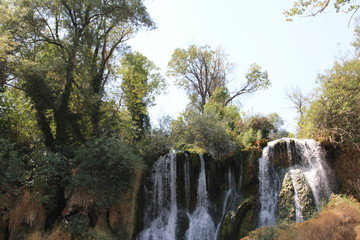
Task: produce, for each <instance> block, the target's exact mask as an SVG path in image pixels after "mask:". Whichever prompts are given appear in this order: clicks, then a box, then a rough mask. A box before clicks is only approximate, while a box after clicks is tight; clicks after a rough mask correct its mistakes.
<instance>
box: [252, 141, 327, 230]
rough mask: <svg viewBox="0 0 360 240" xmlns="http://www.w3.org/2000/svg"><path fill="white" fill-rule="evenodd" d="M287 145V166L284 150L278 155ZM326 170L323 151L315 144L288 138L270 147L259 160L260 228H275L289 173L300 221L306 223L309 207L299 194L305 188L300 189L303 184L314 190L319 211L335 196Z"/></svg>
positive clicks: (297, 216)
mask: <svg viewBox="0 0 360 240" xmlns="http://www.w3.org/2000/svg"><path fill="white" fill-rule="evenodd" d="M284 142H285V143H286V145H285V146H286V148H287V163H284V154H282V153H281V151H282V150H280V153H276V151H277V148H279V146H280V147H281V144H282V143H284ZM282 146H284V145H282ZM277 158H278V159H277ZM279 162H280V163H279ZM281 164H282V165H283V166H279V165H281ZM326 168H327V167H326V163H325V162H324V161H323V153H322V149H321V147H320V145H319V144H318V143H317V142H316V141H315V140H309V139H306V140H297V139H289V138H285V139H279V140H276V141H273V142H270V143H268V146H267V147H266V148H264V150H263V153H262V157H261V158H260V159H259V182H260V188H259V192H260V203H261V209H260V215H259V226H265V225H266V226H274V225H275V224H276V214H277V212H276V211H277V209H278V206H277V205H278V194H279V191H280V189H281V183H282V181H281V178H283V176H284V174H285V173H286V172H287V173H288V174H289V176H290V178H291V182H292V186H293V191H294V193H293V195H294V196H293V197H294V208H295V212H296V221H298V222H300V221H303V220H304V218H303V214H304V213H303V212H302V211H303V210H304V209H305V207H302V206H301V205H302V202H301V199H300V198H303V197H304V196H301V197H300V193H299V191H304V190H303V189H304V187H303V186H300V185H301V184H306V185H309V186H310V188H311V193H312V197H313V198H314V201H315V204H316V208H317V209H319V207H320V203H321V201H323V200H325V201H326V200H327V199H328V198H329V196H330V194H331V188H330V184H329V181H328V177H327V172H326V171H325V169H326ZM302 178H304V179H305V181H306V182H305V183H301V179H302ZM303 195H304V193H303Z"/></svg>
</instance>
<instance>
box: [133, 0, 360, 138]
mask: <svg viewBox="0 0 360 240" xmlns="http://www.w3.org/2000/svg"><path fill="white" fill-rule="evenodd" d="M145 3H146V5H147V8H148V12H149V13H150V16H151V17H152V18H153V20H154V22H155V23H156V25H157V29H155V30H152V31H140V32H139V33H138V34H137V35H136V36H135V37H134V38H133V39H131V40H130V41H129V45H130V46H132V48H133V50H136V51H139V52H141V53H142V54H144V55H145V56H146V57H147V58H148V59H149V60H150V61H152V62H154V63H155V65H157V66H158V67H159V68H160V69H161V71H162V73H165V72H166V69H167V64H168V62H169V61H170V59H171V56H172V53H173V52H174V50H175V49H176V48H184V49H186V48H187V47H188V46H189V45H191V44H196V45H209V46H211V47H212V48H213V49H215V48H217V47H221V48H223V49H224V50H225V52H226V53H227V54H228V55H229V61H230V62H233V63H235V64H236V69H235V71H234V74H233V76H232V77H231V82H230V85H229V88H230V90H231V89H232V90H236V86H240V85H241V83H242V82H244V80H245V74H246V72H247V70H248V69H249V67H250V65H251V64H252V63H257V64H258V65H260V66H261V68H262V69H263V70H266V71H267V72H268V74H269V79H270V81H271V84H272V86H271V87H270V88H269V89H267V90H261V91H258V92H256V93H254V94H251V95H246V96H241V97H240V98H238V102H239V103H240V104H241V105H240V110H241V111H242V112H246V113H248V114H257V113H261V114H265V115H266V114H269V113H273V112H276V113H278V114H279V115H280V116H281V117H282V118H283V120H284V121H285V124H284V126H283V127H284V128H285V129H287V130H288V131H290V132H295V131H296V118H297V113H296V110H295V109H292V108H291V104H290V102H289V101H288V100H287V99H286V97H285V93H286V91H287V90H291V89H293V88H295V87H299V88H300V89H301V90H302V91H303V92H310V91H311V90H312V89H314V88H316V86H317V84H316V77H317V75H318V74H321V73H324V72H325V71H326V70H327V69H330V68H331V66H332V65H333V63H334V61H335V60H336V58H337V57H340V56H341V55H342V54H344V53H346V52H348V51H350V50H351V46H350V43H351V42H352V41H353V39H354V33H353V30H354V21H352V22H351V24H350V26H349V27H348V23H349V20H350V14H343V13H336V12H335V11H334V10H332V9H328V10H327V12H326V13H325V14H321V15H318V16H317V17H295V18H294V21H293V22H287V21H285V17H284V15H283V14H282V12H283V11H285V10H287V9H289V8H290V7H291V6H292V3H293V1H292V0H272V1H269V0H251V1H249V0H147V1H146V2H145ZM163 75H164V76H165V78H166V81H167V83H168V84H169V86H168V89H167V92H166V94H162V95H161V96H159V97H158V98H157V101H156V106H154V107H152V108H151V109H150V110H149V112H150V117H151V119H152V121H153V122H156V120H158V119H159V118H161V117H162V116H165V115H169V116H171V117H173V118H176V117H177V116H179V114H180V113H181V112H183V111H184V110H185V107H186V105H187V103H188V102H187V98H186V95H185V92H184V91H183V90H181V89H180V88H179V87H177V86H174V84H173V81H174V79H171V78H169V77H166V75H165V74H163Z"/></svg>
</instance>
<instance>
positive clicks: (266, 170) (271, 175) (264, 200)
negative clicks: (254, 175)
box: [259, 142, 279, 226]
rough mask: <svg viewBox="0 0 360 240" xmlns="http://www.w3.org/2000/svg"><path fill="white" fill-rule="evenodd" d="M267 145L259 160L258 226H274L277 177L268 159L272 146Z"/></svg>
mask: <svg viewBox="0 0 360 240" xmlns="http://www.w3.org/2000/svg"><path fill="white" fill-rule="evenodd" d="M275 143H276V142H271V143H268V146H267V147H265V148H264V150H263V152H262V156H261V158H260V159H259V184H260V185H259V191H260V203H261V209H260V215H259V226H264V225H267V226H274V225H275V224H276V218H275V211H276V206H277V194H278V191H279V181H278V175H277V173H276V172H275V170H274V167H273V165H272V163H270V161H269V157H270V156H271V155H272V152H273V145H274V144H275Z"/></svg>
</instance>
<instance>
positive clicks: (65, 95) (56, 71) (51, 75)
mask: <svg viewBox="0 0 360 240" xmlns="http://www.w3.org/2000/svg"><path fill="white" fill-rule="evenodd" d="M5 5H6V8H7V14H8V15H14V16H17V18H16V19H15V18H10V17H5V18H3V19H2V20H1V26H6V27H7V28H6V29H5V30H6V31H8V32H9V33H11V35H12V38H13V39H15V40H16V43H17V44H18V47H17V52H18V53H17V55H16V56H17V57H18V58H19V59H18V60H19V66H18V67H16V69H14V71H13V76H15V77H16V80H17V83H20V84H21V85H19V86H21V87H22V88H24V89H25V90H26V91H27V92H28V95H29V96H30V98H31V99H32V101H33V102H34V106H35V109H36V111H37V115H38V123H39V126H40V129H41V130H42V132H43V134H44V136H45V143H46V145H48V146H52V145H54V144H64V143H66V142H67V141H68V139H69V135H71V136H73V137H75V138H77V139H78V140H80V141H82V140H83V139H84V131H83V129H81V127H80V126H79V119H80V116H79V115H80V114H85V115H86V116H88V118H89V119H90V123H91V129H92V134H97V132H98V131H99V129H98V127H99V121H100V118H101V112H100V106H101V101H102V97H103V95H104V87H105V84H106V83H107V81H108V80H109V78H110V77H111V75H112V74H113V71H112V65H113V64H112V61H113V56H114V55H115V53H116V52H117V50H118V49H119V47H120V46H122V43H124V42H125V41H126V40H127V39H129V38H130V37H131V35H132V34H133V33H135V32H136V31H137V30H138V29H140V28H143V27H145V28H152V27H153V22H152V21H151V19H150V17H149V15H148V13H147V12H146V8H145V6H144V5H143V2H142V0H133V1H125V0H114V1H107V0H95V1H94V0H82V1H80V0H75V1H70V0H54V1H50V0H41V1H40V0H32V1H29V0H12V1H10V0H9V1H4V5H3V6H5ZM75 102H76V103H75ZM79 106H80V107H83V106H86V107H88V108H89V109H88V110H86V111H84V110H82V109H81V108H79ZM49 110H50V112H51V117H49V114H48V112H49ZM45 113H46V114H45ZM86 116H85V118H86ZM82 118H84V116H82ZM52 119H53V120H54V122H55V132H53V131H52V129H51V127H50V122H51V121H52Z"/></svg>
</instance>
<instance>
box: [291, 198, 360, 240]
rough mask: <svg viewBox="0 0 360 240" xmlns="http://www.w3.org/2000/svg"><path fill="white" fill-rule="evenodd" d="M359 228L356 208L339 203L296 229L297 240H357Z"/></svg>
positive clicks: (359, 217)
mask: <svg viewBox="0 0 360 240" xmlns="http://www.w3.org/2000/svg"><path fill="white" fill-rule="evenodd" d="M359 226H360V210H359V208H358V207H356V206H353V205H350V204H348V203H345V202H340V203H338V204H336V205H334V206H332V207H330V208H329V209H325V210H324V211H322V212H321V213H320V215H319V217H318V218H317V219H313V220H310V221H308V222H306V223H304V224H302V225H300V226H299V228H298V234H299V235H298V237H297V238H296V239H298V240H308V239H313V240H323V239H328V240H342V239H343V240H351V239H356V238H357V231H356V229H357V228H358V227H359ZM358 237H360V236H358Z"/></svg>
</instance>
